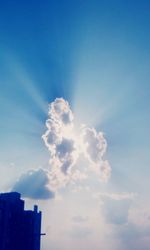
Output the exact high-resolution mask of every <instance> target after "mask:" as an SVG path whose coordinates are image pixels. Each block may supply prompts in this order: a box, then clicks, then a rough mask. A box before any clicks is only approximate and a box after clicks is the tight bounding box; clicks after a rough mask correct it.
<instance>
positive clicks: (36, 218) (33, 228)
mask: <svg viewBox="0 0 150 250" xmlns="http://www.w3.org/2000/svg"><path fill="white" fill-rule="evenodd" d="M40 237H41V212H38V207H37V206H34V210H33V211H30V210H24V201H23V200H22V199H21V195H20V194H19V193H17V192H10V193H2V194H0V250H40Z"/></svg>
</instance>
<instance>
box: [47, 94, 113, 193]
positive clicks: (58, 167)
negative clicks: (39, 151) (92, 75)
mask: <svg viewBox="0 0 150 250" xmlns="http://www.w3.org/2000/svg"><path fill="white" fill-rule="evenodd" d="M74 118H75V117H74V114H73V112H72V110H71V108H70V106H69V103H68V102H67V101H66V100H64V99H63V98H56V99H55V101H54V102H52V103H50V104H49V111H48V119H47V121H46V127H47V130H46V132H45V134H44V135H43V136H42V138H43V140H44V142H45V145H46V147H47V148H48V150H49V152H50V161H49V164H50V166H51V169H50V176H51V179H50V182H51V185H52V188H53V189H57V188H58V187H61V186H63V185H65V184H66V183H68V182H70V181H74V180H75V179H80V180H81V179H82V177H83V178H85V173H80V171H79V170H78V169H77V160H78V158H79V155H80V154H82V155H83V156H84V157H85V158H86V159H87V160H88V162H89V167H91V170H93V171H95V172H96V174H97V175H98V176H99V178H100V179H101V180H102V181H107V180H108V179H109V177H110V173H111V167H110V165H109V163H108V161H104V160H103V156H104V154H105V152H106V149H107V142H106V139H105V138H104V135H103V133H102V132H97V131H96V130H95V129H94V128H89V127H88V126H86V125H84V126H83V125H81V126H80V129H78V130H79V133H78V134H77V133H76V129H75V123H74Z"/></svg>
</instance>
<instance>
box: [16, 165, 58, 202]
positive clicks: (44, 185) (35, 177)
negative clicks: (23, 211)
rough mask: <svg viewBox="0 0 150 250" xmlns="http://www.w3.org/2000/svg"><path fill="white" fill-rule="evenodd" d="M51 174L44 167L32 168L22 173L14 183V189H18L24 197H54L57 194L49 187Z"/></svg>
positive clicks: (42, 198)
mask: <svg viewBox="0 0 150 250" xmlns="http://www.w3.org/2000/svg"><path fill="white" fill-rule="evenodd" d="M48 185H49V174H48V172H47V171H46V170H44V169H37V170H30V171H28V172H27V173H25V174H23V175H21V177H20V178H19V179H18V180H17V182H16V183H15V184H14V186H13V188H12V191H17V192H19V193H21V194H22V196H23V197H27V198H31V199H38V200H40V199H41V200H44V199H52V198H54V196H55V194H54V192H53V191H51V190H50V189H49V187H48Z"/></svg>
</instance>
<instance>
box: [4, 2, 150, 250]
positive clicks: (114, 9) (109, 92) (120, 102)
mask: <svg viewBox="0 0 150 250" xmlns="http://www.w3.org/2000/svg"><path fill="white" fill-rule="evenodd" d="M149 65H150V1H148V0H147V1H146V0H144V1H138V0H137V1H133V0H130V1H128V0H126V1H123V0H120V1H119V0H118V1H117V0H114V1H113V0H112V1H111V0H108V1H100V0H99V1H96V0H90V1H89V0H76V1H75V0H72V1H67V0H66V1H63V0H60V1H58V0H56V1H51V0H49V1H48V0H45V1H33V0H30V1H28V0H26V1H15V0H14V1H11V0H9V1H8V0H6V1H1V3H0V114H1V119H0V138H1V139H0V170H1V174H0V190H1V191H6V190H9V189H10V187H11V186H12V185H13V184H14V183H15V181H16V179H17V178H19V176H20V175H21V174H22V173H24V172H26V171H27V170H28V169H36V168H38V167H42V168H47V166H48V160H49V155H48V152H47V149H46V147H45V145H44V143H43V141H42V140H41V136H42V134H43V133H44V132H45V129H46V128H45V120H46V119H47V111H48V103H49V102H52V101H53V100H54V99H55V98H57V97H63V98H65V99H66V100H68V101H69V103H70V105H71V108H72V110H73V111H74V113H75V115H76V118H77V119H78V120H79V121H80V122H83V123H87V124H88V125H90V126H94V127H95V128H96V129H98V130H102V131H103V132H104V133H105V136H106V138H107V142H108V152H107V158H108V159H109V162H110V164H111V167H112V176H111V179H110V181H109V182H108V183H107V184H101V183H100V184H99V183H97V182H96V181H95V182H94V179H93V181H92V184H91V183H90V184H91V185H92V191H88V192H87V190H86V191H85V190H82V191H80V192H79V193H75V194H72V193H71V192H69V191H67V190H63V191H62V194H61V195H60V196H61V197H58V198H57V199H56V200H55V201H54V200H49V201H36V202H37V203H39V205H40V206H41V209H42V210H43V211H44V215H43V217H44V216H45V217H44V218H43V221H44V222H43V230H45V231H47V236H46V238H45V241H44V240H43V243H42V250H49V249H50V247H51V249H52V250H60V249H61V250H68V249H69V250H70V249H71V250H74V249H76V247H77V248H78V249H79V250H84V249H87V250H88V249H91V248H93V249H94V250H98V249H100V246H103V248H102V249H103V250H110V249H111V250H112V249H114V250H127V249H132V250H134V249H136V250H148V249H149V245H150V237H149V235H150V222H149V216H150V212H149V211H150V202H149V190H150V184H149V176H150V167H149V166H150V156H149V147H150V139H149V133H150V129H149V128H150V116H149V107H150V76H149V75H150V73H149V72H150V71H149ZM87 185H88V183H87ZM101 192H105V195H103V196H105V197H103V198H97V197H99V196H101V195H100V194H98V193H101ZM124 192H125V193H128V195H129V196H130V195H131V194H133V193H134V194H136V195H135V197H136V198H134V199H130V198H129V199H123V198H120V197H119V198H118V199H119V205H118V203H117V204H116V202H115V201H116V200H113V199H112V197H111V198H110V197H108V196H109V195H110V193H111V194H112V193H115V194H116V193H117V194H118V193H119V194H120V193H121V194H122V193H124ZM93 193H95V194H97V195H95V196H94V195H93ZM106 193H107V194H106ZM131 196H132V195H131ZM83 197H84V198H83ZM92 197H96V198H92ZM97 199H99V201H97ZM100 200H103V202H104V204H103V206H102V205H101V203H102V201H101V202H100ZM117 201H118V200H117ZM32 202H33V203H35V201H32V200H28V203H29V206H30V205H31V204H32ZM124 203H125V204H124ZM103 210H104V211H103ZM114 211H117V213H118V214H119V213H120V217H119V218H116V217H115V212H114ZM48 217H49V220H48V219H47V218H48ZM45 218H46V219H45ZM64 218H65V219H64ZM139 218H140V219H139ZM118 221H119V222H118ZM120 221H121V222H120ZM60 225H61V227H62V225H63V227H62V229H61V227H60ZM102 231H103V233H102ZM62 232H63V233H62ZM99 234H100V235H101V237H99ZM137 236H138V237H137ZM108 241H109V242H110V243H108Z"/></svg>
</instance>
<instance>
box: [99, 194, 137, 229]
mask: <svg viewBox="0 0 150 250" xmlns="http://www.w3.org/2000/svg"><path fill="white" fill-rule="evenodd" d="M135 196H136V195H135V194H134V193H99V194H97V198H99V199H100V201H101V204H102V206H101V209H102V212H103V214H104V217H105V219H106V222H107V223H110V224H116V225H121V224H125V223H127V222H128V214H129V208H130V205H131V201H132V200H133V199H134V197H135Z"/></svg>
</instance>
